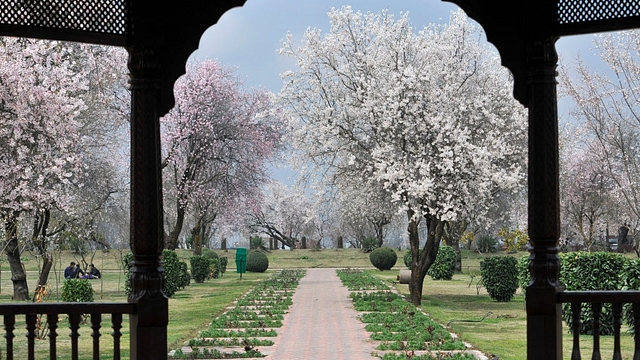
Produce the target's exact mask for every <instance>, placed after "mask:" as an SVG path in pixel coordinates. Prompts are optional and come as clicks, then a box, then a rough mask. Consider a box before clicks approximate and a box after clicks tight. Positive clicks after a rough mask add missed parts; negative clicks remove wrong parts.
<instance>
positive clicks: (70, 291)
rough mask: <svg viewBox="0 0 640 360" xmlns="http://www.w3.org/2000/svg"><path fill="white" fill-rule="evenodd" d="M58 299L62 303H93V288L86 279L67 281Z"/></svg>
mask: <svg viewBox="0 0 640 360" xmlns="http://www.w3.org/2000/svg"><path fill="white" fill-rule="evenodd" d="M60 298H61V299H62V301H64V302H93V287H91V284H90V283H89V280H87V279H67V280H65V281H64V284H63V285H62V294H61V295H60Z"/></svg>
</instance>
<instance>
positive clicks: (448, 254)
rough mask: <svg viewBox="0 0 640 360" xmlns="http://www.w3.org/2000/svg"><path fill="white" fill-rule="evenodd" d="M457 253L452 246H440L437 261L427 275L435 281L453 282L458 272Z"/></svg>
mask: <svg viewBox="0 0 640 360" xmlns="http://www.w3.org/2000/svg"><path fill="white" fill-rule="evenodd" d="M456 258H457V255H456V251H455V250H454V249H453V248H452V247H451V246H440V248H439V249H438V255H437V256H436V261H434V263H433V264H432V265H431V267H430V268H429V271H427V274H428V275H429V276H431V278H432V279H433V280H451V279H452V278H453V274H454V273H455V272H456Z"/></svg>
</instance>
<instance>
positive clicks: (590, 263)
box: [560, 252, 628, 335]
mask: <svg viewBox="0 0 640 360" xmlns="http://www.w3.org/2000/svg"><path fill="white" fill-rule="evenodd" d="M627 261H628V260H627V259H626V258H625V257H624V256H623V255H622V254H617V253H610V252H592V253H587V252H573V253H566V254H561V255H560V263H561V266H560V282H561V283H562V285H563V286H564V288H565V290H576V291H584V290H622V288H623V286H624V285H625V284H624V282H623V277H622V276H621V275H622V274H623V272H624V270H625V264H626V263H627ZM562 318H563V319H564V321H565V322H566V324H567V325H568V326H569V329H570V331H571V330H572V328H571V324H572V320H573V316H572V313H571V304H563V306H562ZM600 322H601V325H600V334H601V335H613V332H614V329H613V317H612V310H611V304H603V306H602V314H601V315H600ZM580 334H585V335H590V334H593V314H592V306H591V303H583V304H582V312H581V314H580Z"/></svg>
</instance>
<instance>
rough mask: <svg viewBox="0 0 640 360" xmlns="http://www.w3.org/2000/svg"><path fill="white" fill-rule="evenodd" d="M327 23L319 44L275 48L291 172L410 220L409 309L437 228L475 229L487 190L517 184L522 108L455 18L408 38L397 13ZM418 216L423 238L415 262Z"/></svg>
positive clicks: (341, 15)
mask: <svg viewBox="0 0 640 360" xmlns="http://www.w3.org/2000/svg"><path fill="white" fill-rule="evenodd" d="M329 18H330V21H331V27H330V30H329V32H328V33H327V34H325V35H323V34H322V33H321V31H320V30H318V29H309V30H308V31H307V32H306V33H305V35H304V39H303V41H302V46H301V47H299V48H296V47H295V45H294V41H293V39H292V37H291V36H290V35H289V36H288V37H287V40H286V42H285V43H284V47H283V48H282V49H281V53H282V54H285V55H288V56H291V57H294V58H295V59H296V60H297V65H298V68H297V69H295V70H292V71H289V72H286V73H284V74H283V82H284V85H283V89H282V90H281V93H280V99H281V103H282V106H283V107H284V108H285V109H286V111H287V115H288V118H289V120H290V128H291V131H292V134H293V138H294V144H295V147H296V148H297V149H298V150H299V152H298V163H300V164H303V163H305V164H306V163H310V164H311V165H310V169H312V170H313V168H314V167H315V169H316V170H317V169H321V170H324V169H331V172H332V176H331V177H333V175H336V176H349V177H354V178H356V179H368V181H374V180H375V181H377V182H379V183H380V184H381V185H382V186H383V187H384V188H385V189H386V190H387V191H389V192H390V193H391V195H392V199H393V200H394V201H395V202H396V203H397V204H398V206H402V208H403V209H404V212H405V214H406V217H407V219H408V221H409V226H408V232H409V239H410V244H411V251H412V254H413V259H414V263H413V264H412V267H411V270H412V278H411V280H410V285H409V288H410V292H411V301H412V302H414V303H416V304H419V303H420V302H421V298H422V284H423V280H424V277H425V276H426V273H427V271H428V269H429V267H430V266H431V264H432V263H433V261H434V260H435V257H436V254H437V251H438V248H439V244H440V240H441V236H442V232H443V225H444V224H445V223H446V222H448V221H455V220H458V219H465V218H473V219H476V220H477V221H483V219H486V216H487V214H488V213H489V211H490V209H491V208H492V205H493V204H492V198H493V195H494V194H495V193H496V192H498V191H506V192H508V191H511V190H513V189H515V188H517V187H518V186H520V185H521V184H522V183H523V181H522V180H523V177H524V172H523V163H524V156H523V153H524V151H525V150H524V149H525V147H526V140H525V132H526V131H525V129H526V121H525V113H524V109H523V108H522V107H521V106H520V105H519V104H517V103H516V102H515V100H513V98H512V96H511V92H512V91H511V90H512V83H511V79H510V77H509V74H508V73H507V71H506V70H505V69H503V68H501V66H500V63H499V60H498V56H497V55H496V52H495V51H492V50H491V49H490V48H488V46H486V45H483V43H482V41H481V40H482V36H481V30H480V28H479V27H478V26H476V25H474V24H472V23H471V22H469V21H468V20H467V17H466V16H465V15H464V13H463V12H462V11H459V12H456V13H453V14H452V16H451V19H450V23H449V24H446V25H440V26H437V25H428V26H426V27H425V28H424V29H422V30H420V31H418V32H416V31H414V29H413V28H412V26H411V25H410V23H409V18H408V15H407V14H403V15H402V16H401V17H400V18H399V19H395V18H394V17H393V16H392V15H390V14H388V12H386V11H382V12H380V13H377V14H373V13H366V14H362V13H360V12H354V11H352V9H351V8H350V7H343V8H342V9H332V10H331V11H330V12H329ZM363 183H365V184H366V183H367V181H364V182H363ZM471 213H473V214H471ZM471 215H473V216H471ZM421 217H424V219H425V220H426V224H427V226H428V229H429V232H428V234H429V236H428V239H427V242H426V244H425V246H424V248H423V251H422V252H421V253H420V256H418V251H419V238H418V229H417V221H418V219H419V218H421Z"/></svg>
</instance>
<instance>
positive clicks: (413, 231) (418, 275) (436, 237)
mask: <svg viewBox="0 0 640 360" xmlns="http://www.w3.org/2000/svg"><path fill="white" fill-rule="evenodd" d="M414 214H415V212H414V211H413V210H411V209H409V210H407V216H408V218H409V226H408V229H407V230H408V231H409V244H410V245H411V279H410V280H409V295H410V296H409V297H410V299H411V302H412V303H413V304H414V305H420V304H421V303H422V288H423V283H424V278H425V276H427V271H429V268H430V267H431V265H432V264H433V263H434V262H435V260H436V256H437V255H438V249H440V240H441V239H442V232H443V227H444V222H442V221H441V220H440V219H437V218H435V217H432V216H430V215H426V216H425V219H426V220H427V226H428V228H429V235H428V237H427V241H426V243H425V244H424V248H423V249H422V251H419V250H420V237H419V235H418V224H417V222H416V221H415V219H414V218H413V216H414Z"/></svg>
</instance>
